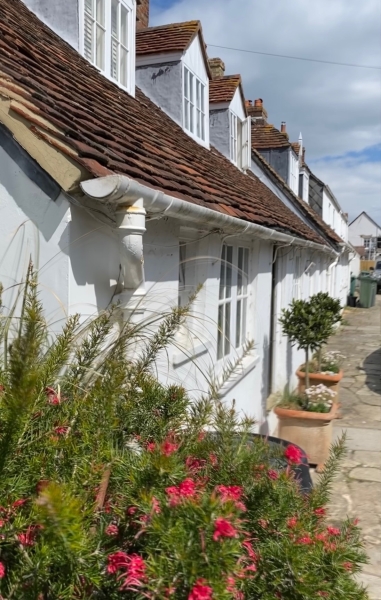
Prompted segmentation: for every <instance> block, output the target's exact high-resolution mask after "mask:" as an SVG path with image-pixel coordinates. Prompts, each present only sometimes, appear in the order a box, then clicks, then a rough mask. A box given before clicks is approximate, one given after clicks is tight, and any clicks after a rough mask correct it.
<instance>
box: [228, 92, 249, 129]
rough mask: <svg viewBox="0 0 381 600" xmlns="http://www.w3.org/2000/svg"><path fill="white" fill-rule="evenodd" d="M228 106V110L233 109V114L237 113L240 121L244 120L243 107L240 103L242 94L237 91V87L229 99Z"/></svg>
mask: <svg viewBox="0 0 381 600" xmlns="http://www.w3.org/2000/svg"><path fill="white" fill-rule="evenodd" d="M229 108H230V110H232V111H233V113H234V114H235V115H237V117H238V118H239V119H240V120H241V121H244V120H245V119H246V113H245V107H244V106H243V103H242V96H241V93H240V91H239V88H237V89H236V91H235V93H234V96H233V100H232V101H231V103H230V106H229Z"/></svg>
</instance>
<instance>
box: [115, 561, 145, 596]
mask: <svg viewBox="0 0 381 600" xmlns="http://www.w3.org/2000/svg"><path fill="white" fill-rule="evenodd" d="M126 571H127V572H126V574H123V575H121V576H120V577H119V579H123V583H122V585H121V587H120V589H121V590H134V589H136V588H137V587H141V586H142V585H143V583H144V581H145V580H146V574H145V573H146V564H145V562H144V560H143V558H142V557H141V556H139V554H129V555H127V569H126Z"/></svg>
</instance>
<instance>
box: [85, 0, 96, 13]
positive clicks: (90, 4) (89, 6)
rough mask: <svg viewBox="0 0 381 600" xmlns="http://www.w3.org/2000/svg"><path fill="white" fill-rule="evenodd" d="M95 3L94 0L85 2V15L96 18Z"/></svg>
mask: <svg viewBox="0 0 381 600" xmlns="http://www.w3.org/2000/svg"><path fill="white" fill-rule="evenodd" d="M93 11H94V2H93V0H85V13H87V14H88V15H91V16H92V17H93V16H94V12H93Z"/></svg>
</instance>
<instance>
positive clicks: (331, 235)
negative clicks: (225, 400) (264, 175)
mask: <svg viewBox="0 0 381 600" xmlns="http://www.w3.org/2000/svg"><path fill="white" fill-rule="evenodd" d="M252 152H253V154H254V156H256V157H257V159H258V161H259V162H261V163H262V165H263V167H264V169H266V171H267V172H268V173H269V174H271V176H272V178H273V179H274V180H276V181H277V183H278V185H279V186H280V187H282V188H283V189H284V190H285V191H286V193H287V194H288V195H289V196H292V200H293V201H294V203H295V204H297V205H298V206H299V208H300V209H301V211H302V212H303V213H304V214H305V215H306V216H307V217H308V218H309V219H311V220H312V221H313V222H314V223H315V225H316V226H317V227H318V228H319V229H320V230H321V231H323V232H324V234H325V235H326V237H327V238H328V239H329V240H330V241H331V242H334V243H336V244H340V243H342V242H343V240H342V239H341V237H339V236H338V235H337V233H335V232H334V230H333V229H332V228H331V227H330V226H329V225H327V223H326V222H325V221H323V219H322V218H321V217H320V215H318V214H317V212H315V211H314V209H313V208H311V206H310V205H309V204H307V202H305V200H302V198H299V196H297V195H296V194H294V192H293V191H292V189H291V188H290V187H289V186H288V185H287V183H286V182H285V181H284V179H282V177H281V176H280V175H279V174H278V173H277V172H276V171H275V169H273V168H272V166H271V165H269V163H268V162H267V161H266V160H265V159H264V158H263V156H262V155H261V154H260V152H258V151H257V150H255V149H254V148H252Z"/></svg>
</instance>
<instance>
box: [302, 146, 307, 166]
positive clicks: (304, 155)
mask: <svg viewBox="0 0 381 600" xmlns="http://www.w3.org/2000/svg"><path fill="white" fill-rule="evenodd" d="M305 160H306V149H305V147H304V146H303V150H302V162H303V164H304V163H305Z"/></svg>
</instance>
